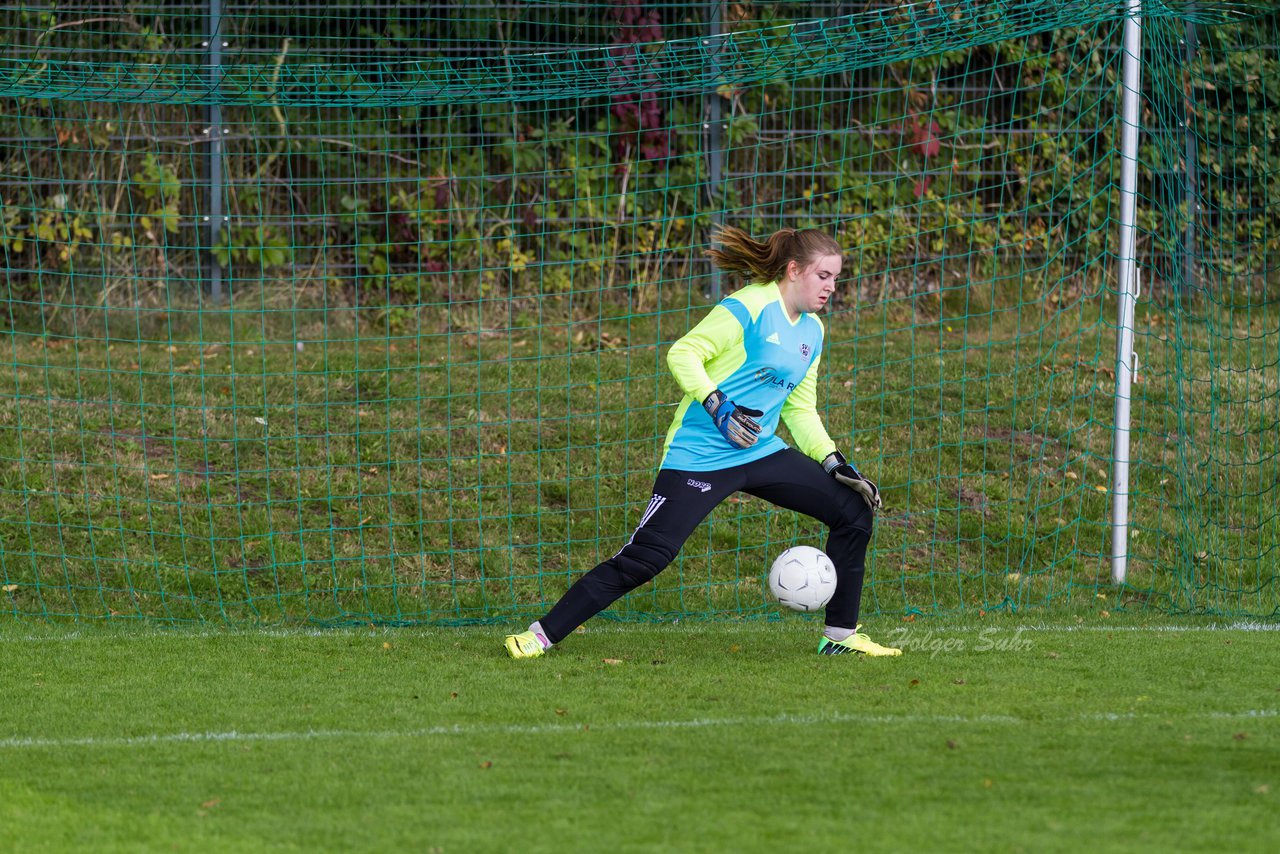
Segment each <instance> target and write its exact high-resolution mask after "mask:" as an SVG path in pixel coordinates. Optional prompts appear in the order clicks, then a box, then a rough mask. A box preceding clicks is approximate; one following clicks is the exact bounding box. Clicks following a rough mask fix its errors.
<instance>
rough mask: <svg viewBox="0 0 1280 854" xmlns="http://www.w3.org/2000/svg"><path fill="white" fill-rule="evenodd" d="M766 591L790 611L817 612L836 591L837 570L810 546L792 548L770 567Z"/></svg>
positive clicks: (824, 556) (826, 558)
mask: <svg viewBox="0 0 1280 854" xmlns="http://www.w3.org/2000/svg"><path fill="white" fill-rule="evenodd" d="M769 590H770V591H771V592H772V593H773V595H774V597H775V598H776V599H777V600H778V601H779V602H781V603H782V604H783V605H786V606H787V607H788V608H790V609H791V610H793V611H816V610H818V609H819V608H821V607H823V606H824V605H826V604H827V603H828V602H830V601H831V597H832V596H833V595H834V594H835V592H836V568H835V566H834V565H833V564H832V563H831V558H829V557H827V555H826V553H824V552H822V551H820V550H818V549H815V548H814V547H813V546H793V547H792V548H789V549H787V550H786V551H785V552H783V553H782V554H780V555H778V559H777V560H775V561H774V562H773V566H772V567H770V568H769Z"/></svg>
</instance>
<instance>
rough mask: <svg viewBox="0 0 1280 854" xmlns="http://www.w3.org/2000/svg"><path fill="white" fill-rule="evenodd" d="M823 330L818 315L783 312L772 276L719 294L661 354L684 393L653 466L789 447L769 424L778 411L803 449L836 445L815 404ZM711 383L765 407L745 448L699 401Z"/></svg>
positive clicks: (714, 462) (695, 463) (711, 462)
mask: <svg viewBox="0 0 1280 854" xmlns="http://www.w3.org/2000/svg"><path fill="white" fill-rule="evenodd" d="M822 337H823V327H822V321H821V320H819V319H818V317H817V316H816V315H813V314H802V315H800V317H799V319H798V320H795V321H792V320H791V318H790V317H788V316H787V310H786V308H785V307H784V306H783V303H782V294H781V292H780V291H779V290H778V284H777V282H769V283H768V284H763V285H749V286H748V287H745V288H743V289H742V290H740V291H737V292H735V293H734V294H732V295H730V296H728V297H726V298H725V299H723V300H721V301H720V303H719V304H718V305H716V306H715V307H714V308H712V309H711V311H710V312H709V313H708V314H707V316H706V317H704V318H703V319H702V321H701V322H700V323H698V325H697V326H695V327H694V328H693V329H691V330H689V332H688V333H687V334H686V335H685V336H684V337H683V338H681V339H680V340H679V341H677V342H676V343H675V344H673V345H672V346H671V351H670V352H669V353H668V354H667V365H668V367H670V369H671V373H672V375H673V376H674V377H675V379H676V382H677V383H678V384H679V386H680V388H681V389H682V390H683V391H684V394H685V396H684V399H683V400H682V401H681V402H680V406H679V408H678V409H677V410H676V415H675V419H674V420H673V421H672V423H671V429H670V430H668V431H667V441H666V446H665V449H664V452H663V457H662V464H661V465H660V466H659V467H660V468H666V469H679V470H682V471H715V470H717V469H724V468H729V467H730V466H738V465H742V464H743V463H749V462H751V461H752V460H758V459H760V458H762V457H766V456H768V455H770V454H773V453H776V452H777V451H779V450H782V449H783V448H785V447H787V445H786V443H785V442H783V441H782V439H781V438H780V437H778V436H777V435H776V432H775V431H776V430H777V429H778V420H779V418H781V419H782V420H783V421H784V422H785V423H786V425H787V428H788V429H789V430H790V431H791V437H792V439H794V440H795V443H796V444H797V445H798V446H799V448H800V450H801V451H802V452H804V453H805V455H807V456H809V457H811V458H812V459H815V460H819V461H820V460H822V459H823V458H824V457H826V456H827V454H830V453H831V452H832V451H834V450H835V449H836V446H835V443H834V442H832V441H831V437H830V436H828V435H827V431H826V428H825V427H823V425H822V419H821V418H820V417H819V416H818V410H817V400H818V394H817V388H818V381H817V375H818V362H819V361H820V359H821V356H822ZM717 388H718V389H720V390H721V391H723V392H724V393H725V394H726V395H727V396H728V397H729V399H730V400H732V401H733V402H734V403H735V404H738V405H741V406H747V407H750V408H752V409H759V410H761V411H762V412H763V413H764V415H763V416H761V417H760V418H758V419H757V420H758V421H759V422H760V427H761V431H760V438H759V440H758V441H757V442H756V443H755V444H754V445H752V446H751V447H750V448H745V449H744V448H738V447H736V446H734V445H732V444H730V443H729V440H728V439H726V438H724V436H722V435H720V431H719V430H717V429H716V426H715V424H714V423H713V422H712V420H711V416H710V415H708V414H707V412H706V410H705V409H703V408H702V401H703V400H705V399H706V397H707V395H709V394H711V392H713V391H715V390H716V389H717Z"/></svg>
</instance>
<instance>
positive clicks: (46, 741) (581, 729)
mask: <svg viewBox="0 0 1280 854" xmlns="http://www.w3.org/2000/svg"><path fill="white" fill-rule="evenodd" d="M1277 716H1280V710H1276V709H1248V710H1245V711H1238V712H1203V713H1197V714H1189V715H1161V714H1134V713H1110V712H1098V713H1089V714H1082V715H1074V716H1069V717H1065V718H1059V719H1058V722H1060V723H1069V722H1099V723H1116V722H1124V721H1136V720H1160V721H1168V720H1231V721H1236V720H1259V719H1271V718H1276V717H1277ZM1039 720H1040V722H1041V723H1043V722H1045V721H1044V719H1039ZM1028 722H1029V721H1028V719H1026V718H1019V717H1015V716H1013V715H856V714H840V713H836V714H830V715H790V714H783V715H771V716H767V717H752V718H693V719H691V720H683V721H671V720H667V721H621V722H616V723H604V724H528V725H522V724H495V725H484V724H480V725H467V724H453V725H449V726H433V727H423V728H421V729H408V730H349V729H328V730H299V731H296V732H287V731H286V732H240V731H238V730H227V731H225V732H173V733H152V734H149V735H134V736H83V737H78V738H35V737H10V738H4V739H0V750H23V749H65V748H73V747H147V746H150V745H159V744H218V743H226V742H231V743H236V742H277V741H319V740H326V739H335V740H336V739H356V740H359V739H368V740H394V739H421V738H435V737H442V736H463V737H466V736H477V735H563V734H568V733H583V734H588V735H589V734H591V733H598V732H625V731H629V730H684V729H716V728H719V727H742V726H746V727H756V726H766V727H771V726H820V725H824V724H861V725H877V724H884V725H895V724H957V725H969V726H983V725H1023V724H1026V723H1028Z"/></svg>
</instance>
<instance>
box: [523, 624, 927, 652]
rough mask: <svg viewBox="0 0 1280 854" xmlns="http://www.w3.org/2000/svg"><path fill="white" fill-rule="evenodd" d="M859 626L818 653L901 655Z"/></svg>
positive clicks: (822, 643) (820, 646) (826, 643)
mask: <svg viewBox="0 0 1280 854" xmlns="http://www.w3.org/2000/svg"><path fill="white" fill-rule="evenodd" d="M860 628H862V624H861V623H859V624H858V625H857V627H856V628H854V630H853V634H851V635H849V636H848V637H847V638H845V639H844V640H842V641H833V640H832V639H831V638H828V637H824V638H823V639H822V640H821V641H820V642H819V643H818V655H846V654H848V653H851V652H856V653H858V654H859V655H870V656H893V655H902V650H900V649H895V648H894V647H891V646H881V645H880V644H878V643H876V642H875V641H873V640H872V639H871V638H869V637H867V636H866V635H864V634H862V633H860V632H859V631H858V629H860ZM535 643H536V641H535Z"/></svg>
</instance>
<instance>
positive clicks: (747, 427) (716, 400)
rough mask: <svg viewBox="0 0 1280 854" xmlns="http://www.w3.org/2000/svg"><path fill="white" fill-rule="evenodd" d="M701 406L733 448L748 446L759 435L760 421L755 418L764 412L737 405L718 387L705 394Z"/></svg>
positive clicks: (752, 443) (753, 442)
mask: <svg viewBox="0 0 1280 854" xmlns="http://www.w3.org/2000/svg"><path fill="white" fill-rule="evenodd" d="M702 408H703V409H705V410H707V414H708V415H710V416H711V420H712V421H714V422H715V425H716V429H717V430H719V431H720V435H721V436H724V437H725V438H726V439H728V440H729V444H731V445H733V446H734V447H735V448H750V447H751V446H752V445H754V444H755V443H756V439H757V438H758V437H759V436H760V423H759V422H758V421H756V419H757V418H759V417H760V416H761V415H764V413H763V412H761V411H760V410H759V409H748V408H747V407H745V406H739V405H737V404H736V403H734V402H733V401H732V400H730V399H729V398H728V396H727V395H726V394H725V393H724V392H722V391H721V390H720V389H716V390H715V391H713V392H711V394H709V395H707V399H706V400H704V401H702Z"/></svg>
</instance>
